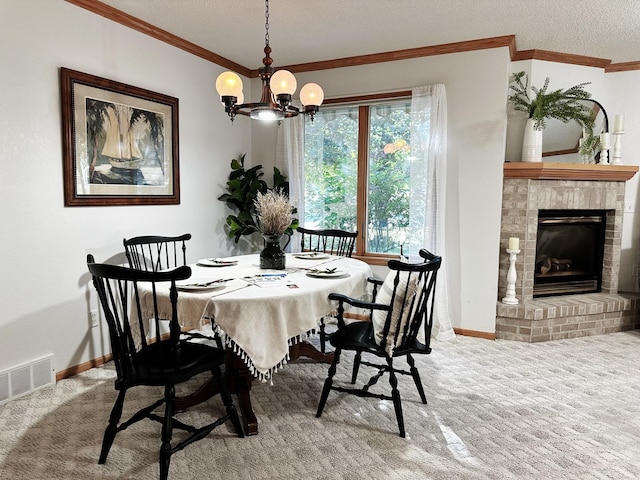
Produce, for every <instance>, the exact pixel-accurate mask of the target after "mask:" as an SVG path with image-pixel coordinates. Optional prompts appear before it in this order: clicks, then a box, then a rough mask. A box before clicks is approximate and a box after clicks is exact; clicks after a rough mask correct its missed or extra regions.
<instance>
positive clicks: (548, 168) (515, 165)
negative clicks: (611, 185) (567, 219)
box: [504, 162, 638, 182]
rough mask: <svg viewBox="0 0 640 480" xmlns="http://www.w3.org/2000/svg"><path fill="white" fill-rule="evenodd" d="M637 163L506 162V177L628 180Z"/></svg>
mask: <svg viewBox="0 0 640 480" xmlns="http://www.w3.org/2000/svg"><path fill="white" fill-rule="evenodd" d="M637 171H638V167H637V166H636V165H599V164H597V165H584V164H580V163H556V162H506V163H505V164H504V178H530V179H534V180H601V181H609V182H626V181H627V180H629V179H630V178H632V177H633V176H634V175H635V174H636V172H637Z"/></svg>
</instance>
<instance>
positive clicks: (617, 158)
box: [611, 130, 624, 165]
mask: <svg viewBox="0 0 640 480" xmlns="http://www.w3.org/2000/svg"><path fill="white" fill-rule="evenodd" d="M613 135H614V136H615V137H616V139H615V141H614V142H613V155H612V157H611V164H612V165H622V140H621V138H620V137H622V135H624V130H622V131H619V132H613Z"/></svg>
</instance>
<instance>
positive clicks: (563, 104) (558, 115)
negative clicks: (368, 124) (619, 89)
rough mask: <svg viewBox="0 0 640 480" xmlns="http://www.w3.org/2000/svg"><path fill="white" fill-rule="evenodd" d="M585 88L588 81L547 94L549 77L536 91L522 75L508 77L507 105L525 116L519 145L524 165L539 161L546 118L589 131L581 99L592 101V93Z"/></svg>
mask: <svg viewBox="0 0 640 480" xmlns="http://www.w3.org/2000/svg"><path fill="white" fill-rule="evenodd" d="M585 85H589V82H586V83H580V84H578V85H574V86H573V87H570V88H567V89H565V90H563V89H557V90H552V91H549V77H547V78H546V79H545V81H544V84H543V86H542V88H537V87H534V86H529V77H528V76H527V75H526V74H525V72H517V73H514V74H513V75H512V76H511V83H510V85H509V90H510V92H511V94H510V95H509V97H508V98H509V102H510V103H511V105H512V106H513V109H514V110H517V111H521V112H526V113H527V115H528V118H527V125H526V126H525V133H524V140H523V145H522V161H523V162H540V161H542V131H543V130H544V127H545V121H546V120H547V119H549V118H555V119H558V120H560V121H562V122H564V123H567V122H569V121H571V120H575V121H577V122H578V123H580V124H581V125H582V126H583V127H585V128H588V129H589V130H591V127H592V125H593V118H592V113H591V109H590V108H589V107H588V106H586V105H584V104H583V103H581V101H582V100H587V99H589V98H591V94H590V93H589V92H587V91H586V90H585V89H584V87H585ZM530 92H531V93H532V95H530Z"/></svg>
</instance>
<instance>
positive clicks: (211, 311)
mask: <svg viewBox="0 0 640 480" xmlns="http://www.w3.org/2000/svg"><path fill="white" fill-rule="evenodd" d="M225 260H238V264H237V266H225V267H202V266H199V265H190V266H191V268H192V276H191V278H190V279H189V280H188V282H186V283H195V282H206V281H211V280H216V279H232V280H230V281H228V282H226V285H225V287H224V288H222V289H219V290H214V291H205V292H185V291H180V292H179V295H178V318H179V319H180V323H181V324H182V326H183V327H186V328H188V329H197V328H201V326H202V324H203V320H210V321H211V324H212V327H213V329H214V330H215V331H216V332H217V333H219V334H221V336H223V338H224V341H225V344H226V345H227V346H228V347H230V348H232V349H233V350H234V351H235V352H236V353H237V354H238V355H240V356H241V358H242V359H243V360H244V361H245V363H246V365H247V366H248V367H249V369H250V371H251V372H252V373H253V374H254V375H255V376H257V377H259V378H261V379H266V378H269V377H271V375H272V373H273V372H274V371H275V370H276V369H277V368H278V367H280V366H281V365H283V364H284V363H286V361H287V359H288V352H289V345H291V344H293V343H296V342H298V341H300V340H301V339H303V338H304V337H305V336H306V335H308V334H309V333H311V332H313V331H314V330H315V329H316V327H317V326H318V324H319V321H320V318H322V317H323V316H325V315H328V314H329V313H331V311H332V310H333V309H334V308H335V306H334V305H332V302H331V301H329V299H328V296H329V294H330V293H331V292H339V293H343V294H345V295H350V296H359V295H361V294H362V293H364V291H365V289H366V283H367V282H366V279H367V277H369V276H370V275H371V269H370V268H369V265H367V264H366V263H364V262H362V261H359V260H356V259H353V258H342V257H329V258H328V259H321V260H306V259H298V258H295V257H294V256H293V255H291V254H287V259H286V267H287V268H286V270H284V271H283V270H261V269H260V267H259V262H260V260H259V256H258V255H243V256H239V257H229V258H226V259H225ZM316 266H317V267H318V268H322V269H324V268H333V267H336V268H339V269H341V270H344V271H345V272H347V274H346V275H344V276H341V277H334V278H313V277H310V276H308V275H307V273H308V270H305V269H309V268H314V267H316ZM268 273H286V274H287V276H286V283H287V284H288V285H278V286H268V287H262V286H258V285H254V284H251V283H250V282H248V281H247V280H245V279H244V277H250V276H253V275H258V274H268ZM183 283H184V282H183ZM166 297H167V298H165V299H163V300H165V301H166V302H167V304H166V307H165V309H164V310H163V313H164V315H167V318H169V315H168V314H169V313H170V312H168V311H167V309H168V307H169V303H168V295H167V296H166Z"/></svg>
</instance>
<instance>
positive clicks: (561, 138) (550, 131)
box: [542, 100, 609, 163]
mask: <svg viewBox="0 0 640 480" xmlns="http://www.w3.org/2000/svg"><path fill="white" fill-rule="evenodd" d="M580 103H583V104H584V105H585V106H587V107H589V108H590V109H591V111H592V112H593V115H594V122H593V134H594V135H600V134H601V133H603V132H608V131H609V117H608V115H607V112H606V110H605V109H604V107H603V106H602V104H600V102H598V101H597V100H582V101H581V102H580ZM580 138H582V125H580V124H579V123H578V122H567V123H564V122H561V121H560V120H556V119H555V118H551V119H549V120H547V126H546V128H545V129H544V133H543V135H542V157H543V159H544V160H543V161H549V162H556V161H559V160H556V159H555V158H553V157H558V156H561V155H576V157H574V158H575V163H580V158H579V155H578V142H579V140H580ZM545 157H547V158H545ZM549 157H551V158H549Z"/></svg>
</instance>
